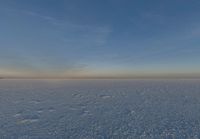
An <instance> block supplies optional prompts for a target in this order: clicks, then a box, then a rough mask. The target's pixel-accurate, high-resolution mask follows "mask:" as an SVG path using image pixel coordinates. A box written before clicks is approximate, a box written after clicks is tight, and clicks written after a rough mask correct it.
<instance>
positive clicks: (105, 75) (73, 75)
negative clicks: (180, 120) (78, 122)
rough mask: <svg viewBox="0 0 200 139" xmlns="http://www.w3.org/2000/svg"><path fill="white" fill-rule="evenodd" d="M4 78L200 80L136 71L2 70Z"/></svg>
mask: <svg viewBox="0 0 200 139" xmlns="http://www.w3.org/2000/svg"><path fill="white" fill-rule="evenodd" d="M0 77H3V78H35V79H40V78H41V79H43V78H44V79H45V78H46V79H137V78H139V79H140V78H141V79H142V78H200V73H198V72H178V71H176V72H174V71H162V72H161V71H158V70H157V71H156V70H154V71H153V72H150V71H148V70H147V71H134V70H120V71H117V70H107V71H103V70H96V71H95V70H83V71H73V70H71V71H65V72H49V71H43V72H34V71H15V70H8V69H7V70H0Z"/></svg>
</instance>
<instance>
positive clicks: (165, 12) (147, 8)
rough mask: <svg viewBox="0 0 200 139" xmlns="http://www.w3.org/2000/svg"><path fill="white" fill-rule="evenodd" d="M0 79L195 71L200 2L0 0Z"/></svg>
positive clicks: (199, 56) (199, 69)
mask: <svg viewBox="0 0 200 139" xmlns="http://www.w3.org/2000/svg"><path fill="white" fill-rule="evenodd" d="M0 77H9V78H19V77H20V78H140V77H200V1H199V0H0Z"/></svg>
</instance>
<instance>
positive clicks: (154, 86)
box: [0, 79, 200, 139]
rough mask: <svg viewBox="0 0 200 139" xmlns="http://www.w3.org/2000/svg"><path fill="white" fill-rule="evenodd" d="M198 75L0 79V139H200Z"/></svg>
mask: <svg viewBox="0 0 200 139" xmlns="http://www.w3.org/2000/svg"><path fill="white" fill-rule="evenodd" d="M199 138H200V80H189V79H188V80H161V79H160V80H158V79H157V80H150V79H149V80H6V79H2V80H0V139H199Z"/></svg>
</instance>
